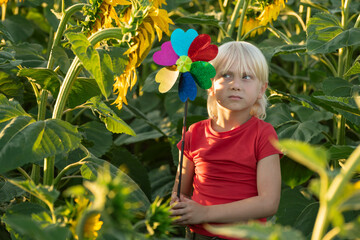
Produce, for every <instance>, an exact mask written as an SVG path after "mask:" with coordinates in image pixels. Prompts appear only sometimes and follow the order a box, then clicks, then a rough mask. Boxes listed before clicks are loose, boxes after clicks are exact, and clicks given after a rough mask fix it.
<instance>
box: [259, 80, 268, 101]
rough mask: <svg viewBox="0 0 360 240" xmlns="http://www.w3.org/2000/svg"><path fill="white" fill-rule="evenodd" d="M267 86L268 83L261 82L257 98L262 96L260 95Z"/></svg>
mask: <svg viewBox="0 0 360 240" xmlns="http://www.w3.org/2000/svg"><path fill="white" fill-rule="evenodd" d="M267 87H268V83H264V84H262V86H261V88H260V91H259V96H258V98H262V96H263V95H264V93H265V91H266V89H267Z"/></svg>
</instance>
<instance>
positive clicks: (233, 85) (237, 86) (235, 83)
mask: <svg viewBox="0 0 360 240" xmlns="http://www.w3.org/2000/svg"><path fill="white" fill-rule="evenodd" d="M231 89H233V90H240V89H241V81H240V80H238V79H234V80H233V81H231Z"/></svg>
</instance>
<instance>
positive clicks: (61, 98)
mask: <svg viewBox="0 0 360 240" xmlns="http://www.w3.org/2000/svg"><path fill="white" fill-rule="evenodd" d="M122 37H123V35H122V32H121V28H108V29H104V30H101V31H99V32H96V33H95V34H93V35H91V36H90V37H89V38H88V40H89V42H90V44H91V45H92V46H95V45H96V44H97V43H98V42H100V41H102V40H105V39H109V38H115V39H120V40H121V39H122ZM82 68H83V66H82V64H81V62H80V60H79V58H78V57H75V59H74V60H73V62H72V64H71V66H70V68H69V70H68V72H67V74H66V76H65V79H64V82H63V83H62V85H61V87H60V91H59V94H58V97H57V99H56V103H55V106H54V112H53V116H52V118H54V119H61V116H62V113H63V111H64V109H65V104H66V101H67V98H68V96H69V93H70V90H71V87H72V85H73V84H74V81H75V79H76V78H77V76H78V75H79V73H80V72H81V70H82Z"/></svg>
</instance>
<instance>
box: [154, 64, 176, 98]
mask: <svg viewBox="0 0 360 240" xmlns="http://www.w3.org/2000/svg"><path fill="white" fill-rule="evenodd" d="M178 76H179V71H177V70H170V69H169V68H162V69H160V71H159V72H158V73H157V74H156V76H155V81H156V82H158V83H160V85H159V92H161V93H166V92H167V91H169V90H170V89H171V88H172V87H173V86H174V84H175V82H176V79H177V78H178Z"/></svg>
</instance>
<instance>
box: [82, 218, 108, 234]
mask: <svg viewBox="0 0 360 240" xmlns="http://www.w3.org/2000/svg"><path fill="white" fill-rule="evenodd" d="M102 225H103V221H100V213H97V214H93V215H91V216H89V217H88V218H87V219H86V222H85V225H84V229H83V230H84V237H85V238H86V239H90V240H93V239H96V238H97V237H98V231H99V230H100V229H101V227H102Z"/></svg>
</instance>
